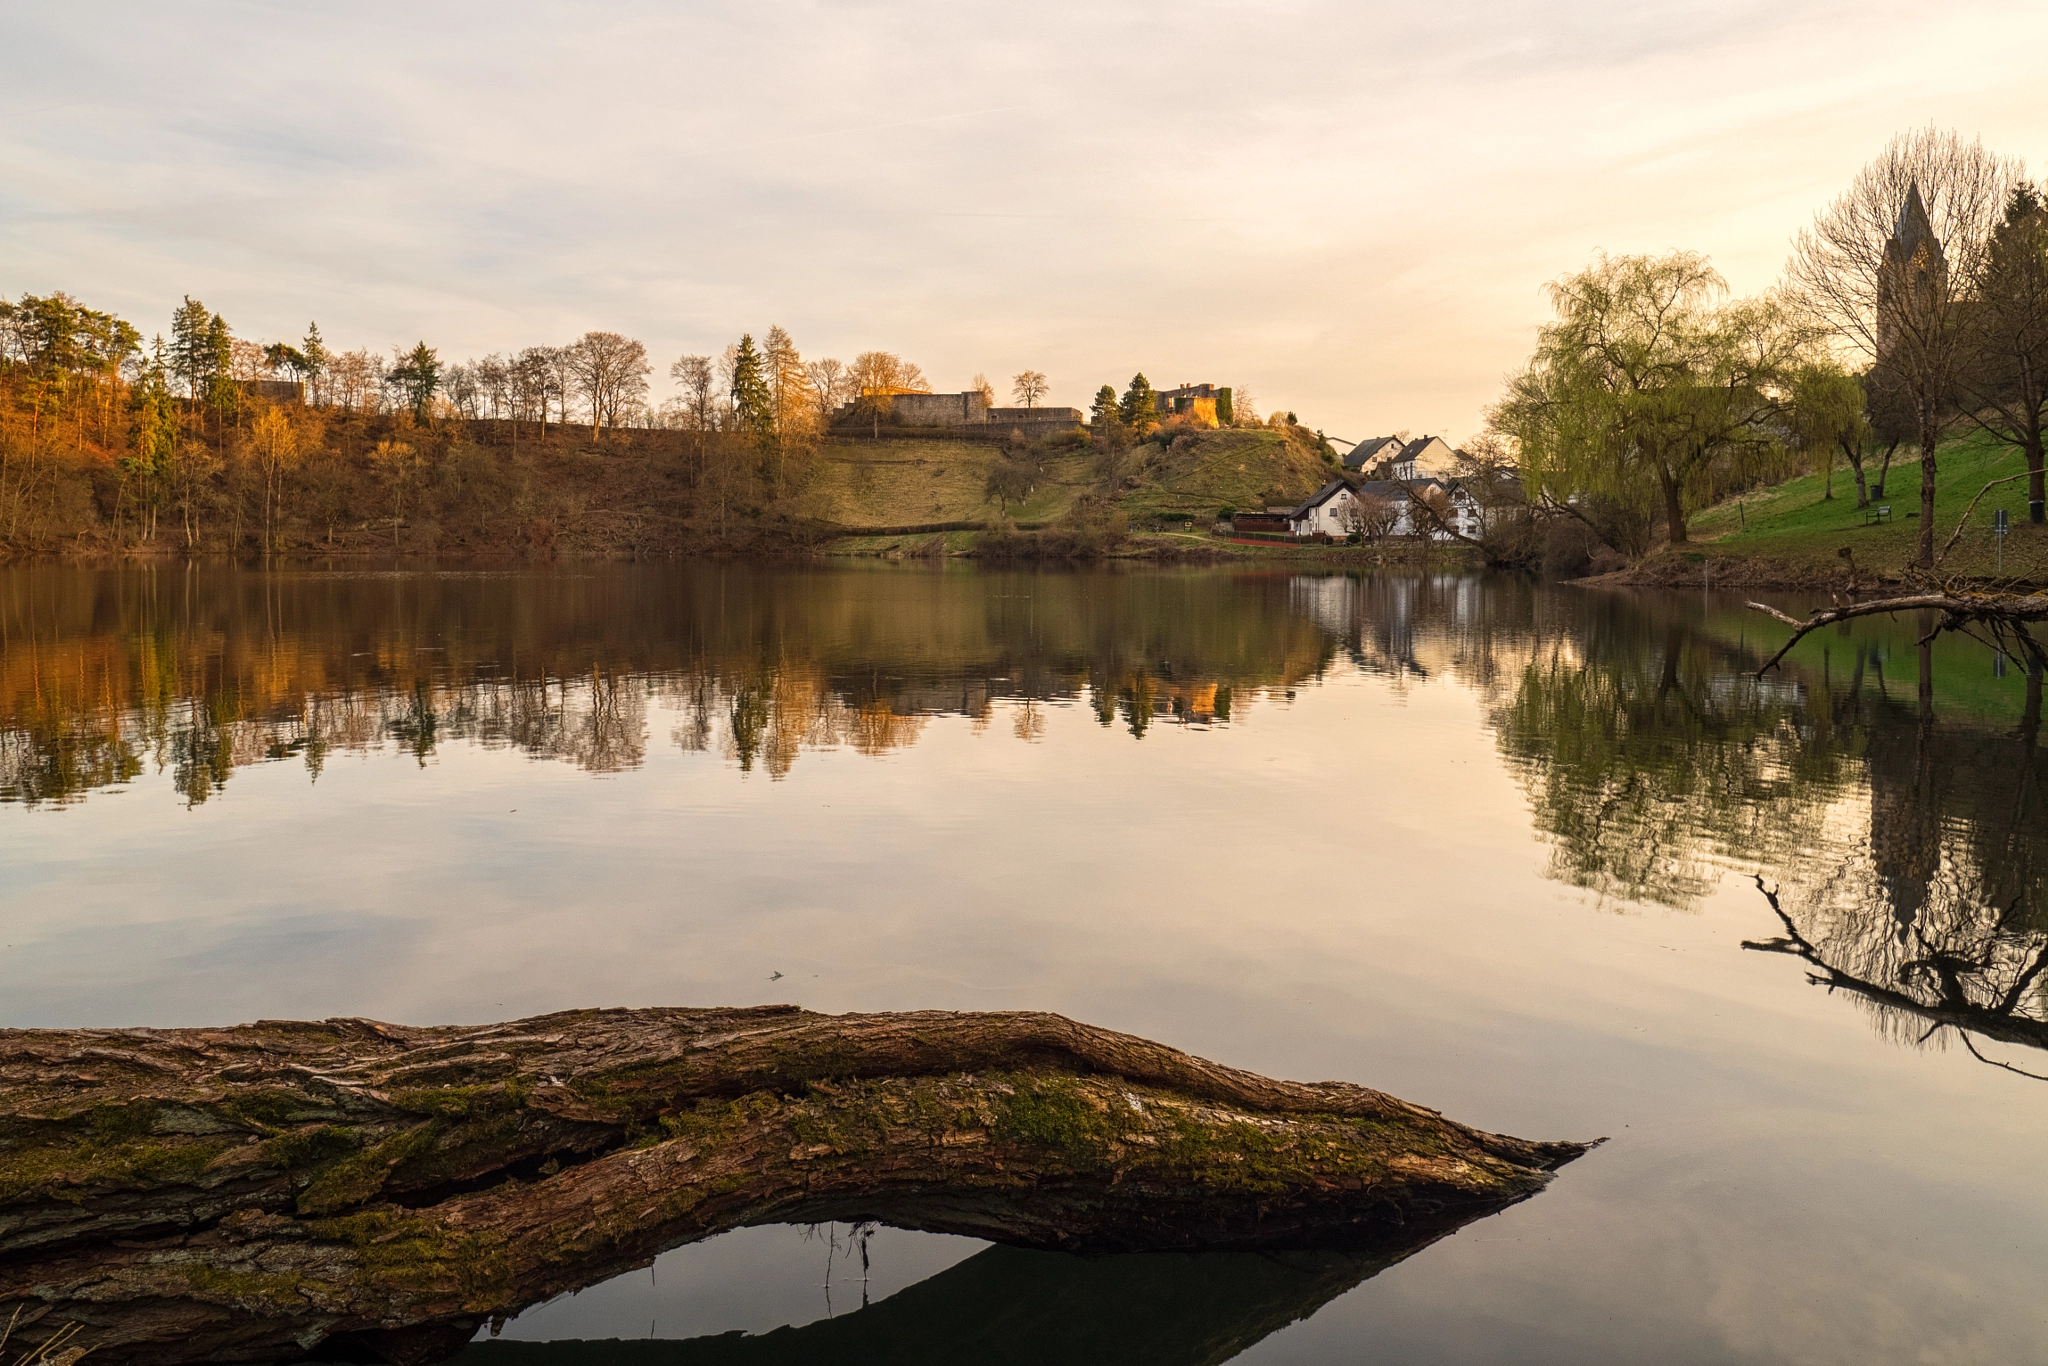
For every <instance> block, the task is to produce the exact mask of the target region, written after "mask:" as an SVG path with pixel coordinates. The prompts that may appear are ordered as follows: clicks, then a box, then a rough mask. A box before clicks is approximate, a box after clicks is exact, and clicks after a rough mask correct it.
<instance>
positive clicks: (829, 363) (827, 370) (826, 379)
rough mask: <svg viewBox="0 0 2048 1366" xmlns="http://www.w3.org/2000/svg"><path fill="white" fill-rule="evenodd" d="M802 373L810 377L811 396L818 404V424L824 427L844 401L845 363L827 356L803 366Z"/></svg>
mask: <svg viewBox="0 0 2048 1366" xmlns="http://www.w3.org/2000/svg"><path fill="white" fill-rule="evenodd" d="M804 373H805V375H807V376H809V378H810V381H811V397H812V398H813V399H815V400H816V402H817V405H818V425H819V426H820V427H824V426H826V425H828V424H829V423H830V422H831V421H832V414H833V413H835V412H837V411H838V410H839V405H840V404H842V403H844V402H845V401H846V365H845V363H844V362H843V361H838V360H835V359H833V358H832V357H830V356H827V357H826V358H825V359H823V360H814V361H812V362H811V363H810V364H808V365H806V366H804Z"/></svg>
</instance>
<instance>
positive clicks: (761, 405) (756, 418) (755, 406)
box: [732, 333, 775, 435]
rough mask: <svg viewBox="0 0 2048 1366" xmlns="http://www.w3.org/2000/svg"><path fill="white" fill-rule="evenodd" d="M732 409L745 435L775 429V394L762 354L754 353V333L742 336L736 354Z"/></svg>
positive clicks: (733, 361) (733, 365)
mask: <svg viewBox="0 0 2048 1366" xmlns="http://www.w3.org/2000/svg"><path fill="white" fill-rule="evenodd" d="M732 408H733V413H734V415H735V416H737V417H738V418H739V423H740V426H741V427H742V428H743V429H745V430H746V431H749V432H753V433H755V434H756V435H766V434H767V433H768V432H770V431H772V430H773V429H774V425H775V394H774V391H773V390H771V389H770V388H769V387H768V377H767V376H766V375H765V374H764V373H762V366H761V353H760V352H759V351H757V350H755V349H754V337H753V334H752V333H746V334H744V335H742V336H741V337H740V344H739V346H738V347H737V348H736V349H735V350H734V352H733V360H732Z"/></svg>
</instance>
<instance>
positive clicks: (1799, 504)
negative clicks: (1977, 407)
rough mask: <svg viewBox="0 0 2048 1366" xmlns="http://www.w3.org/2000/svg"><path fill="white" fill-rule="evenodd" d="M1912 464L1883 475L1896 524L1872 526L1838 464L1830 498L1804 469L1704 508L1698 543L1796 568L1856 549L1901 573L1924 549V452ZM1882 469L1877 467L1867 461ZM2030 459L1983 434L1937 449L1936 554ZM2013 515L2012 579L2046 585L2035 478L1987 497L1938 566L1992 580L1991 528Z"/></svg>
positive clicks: (2047, 548) (1696, 527) (1695, 525)
mask: <svg viewBox="0 0 2048 1366" xmlns="http://www.w3.org/2000/svg"><path fill="white" fill-rule="evenodd" d="M1900 455H1901V456H1908V455H1910V457H1911V458H1910V459H1909V460H1899V461H1895V462H1894V463H1893V465H1892V467H1891V471H1890V473H1889V474H1888V475H1887V477H1886V479H1885V496H1884V497H1883V498H1882V499H1876V498H1873V499H1872V501H1873V502H1874V503H1886V504H1889V505H1890V506H1891V509H1892V520H1891V521H1890V522H1888V523H1884V524H1880V525H1866V524H1865V523H1864V520H1863V513H1862V510H1861V509H1859V508H1858V507H1857V506H1856V480H1855V476H1854V474H1853V473H1852V472H1851V471H1849V470H1847V469H1845V468H1838V469H1837V470H1836V471H1835V477H1834V493H1835V496H1834V497H1833V498H1832V499H1828V498H1824V497H1822V492H1823V481H1822V479H1821V477H1820V476H1819V475H1804V476H1801V477H1800V478H1797V479H1793V480H1789V481H1787V482H1786V483H1783V484H1779V485H1777V486H1776V487H1774V488H1768V489H1760V490H1754V491H1752V492H1750V493H1747V494H1744V495H1743V496H1742V497H1741V498H1740V499H1737V500H1732V501H1729V502H1726V503H1722V504H1720V505H1719V506H1717V507H1713V508H1708V509H1705V510H1704V511H1701V512H1700V513H1698V514H1696V515H1695V516H1694V517H1693V519H1692V523H1691V536H1692V539H1693V540H1694V541H1695V542H1709V543H1711V544H1712V546H1713V550H1714V558H1715V559H1717V560H1719V559H1723V558H1728V557H1732V556H1737V555H1740V556H1743V557H1750V556H1757V557H1764V558H1769V559H1773V560H1778V561H1783V562H1785V563H1786V564H1788V565H1811V566H1815V567H1820V568H1826V567H1829V566H1834V567H1839V566H1840V563H1841V561H1840V559H1839V555H1838V552H1839V551H1840V550H1841V548H1842V547H1844V546H1847V547H1849V548H1851V549H1852V550H1853V551H1854V553H1855V556H1856V563H1857V565H1858V567H1859V568H1861V569H1863V570H1882V571H1885V572H1891V573H1896V572H1897V571H1899V570H1901V569H1903V568H1905V567H1906V566H1907V565H1909V564H1911V563H1912V561H1913V558H1914V556H1915V555H1916V554H1917V553H1918V549H1919V535H1920V522H1919V511H1920V461H1919V458H1918V452H1917V451H1913V452H1908V451H1906V450H1904V449H1902V450H1901V451H1900ZM1868 468H1869V469H1870V472H1871V473H1872V474H1873V475H1874V474H1875V472H1876V467H1875V466H1874V465H1872V466H1870V467H1868ZM2025 468H2026V466H2025V463H2024V458H2023V457H2022V456H2021V454H2020V453H2019V452H2018V451H2017V450H2015V449H2014V448H2012V447H2009V446H1999V445H1998V444H1997V443H1995V442H1993V441H1992V440H1991V439H1990V438H1988V437H1986V436H1984V435H1983V434H1982V433H1973V434H1971V435H1970V436H1967V437H1963V438H1960V439H1957V440H1954V441H1950V442H1948V443H1946V444H1944V445H1943V446H1942V447H1941V449H1940V451H1939V452H1938V453H1937V455H1936V469H1937V471H1938V480H1939V491H1938V492H1937V493H1936V495H1935V503H1934V512H1935V517H1934V522H1935V542H1934V548H1935V552H1936V554H1939V553H1940V551H1941V547H1942V545H1943V544H1944V543H1945V542H1946V541H1947V540H1948V537H1949V533H1951V532H1952V531H1954V530H1955V525H1956V521H1957V519H1958V518H1960V517H1961V516H1962V514H1963V509H1964V508H1965V507H1967V506H1968V505H1969V502H1970V500H1971V499H1972V498H1974V497H1975V496H1976V495H1977V493H1978V491H1979V490H1981V489H1982V488H1983V487H1984V485H1985V484H1986V483H1987V482H1988V481H1990V480H1993V479H1997V478H2000V477H2002V476H2005V475H2010V474H2018V473H2021V472H2022V471H2023V470H2024V469H2025ZM1999 508H2004V509H2005V510H2006V512H2007V513H2008V514H2009V516H2010V517H2011V525H2012V534H2011V535H2010V536H2008V537H2007V538H2006V544H2005V560H2004V573H2005V575H2006V576H2007V577H2016V578H2025V579H2030V580H2042V581H2048V527H2040V526H2033V525H2030V524H2029V523H2028V522H2027V482H2026V480H2024V479H2019V480H2015V481H2013V482H2012V483H2009V484H2001V485H1999V486H1998V487H1997V488H1994V489H1992V490H1991V491H1990V492H1989V493H1987V494H1985V495H1984V500H1983V501H1982V502H1980V503H1979V504H1978V505H1977V510H1976V512H1975V513H1973V514H1972V515H1971V517H1970V525H1969V529H1968V530H1967V531H1965V532H1964V533H1963V539H1962V540H1961V541H1959V542H1957V544H1956V548H1955V549H1954V550H1953V551H1951V552H1949V556H1948V558H1947V559H1946V560H1944V561H1943V562H1942V564H1941V566H1940V571H1939V572H1941V573H1943V574H1950V573H1958V574H1968V575H1979V576H1991V575H1994V574H1997V573H1998V572H1999V568H1998V558H1997V556H1998V547H1997V541H1996V537H1995V536H1994V535H1993V533H1992V524H1993V522H1994V520H1995V518H1994V515H1993V514H1994V512H1995V510H1996V509H1999Z"/></svg>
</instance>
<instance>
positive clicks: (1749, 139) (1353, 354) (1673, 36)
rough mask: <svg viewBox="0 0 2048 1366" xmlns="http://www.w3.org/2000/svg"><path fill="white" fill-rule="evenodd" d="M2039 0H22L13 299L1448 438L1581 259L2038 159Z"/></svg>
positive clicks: (2, 240) (11, 16)
mask: <svg viewBox="0 0 2048 1366" xmlns="http://www.w3.org/2000/svg"><path fill="white" fill-rule="evenodd" d="M2044 51H2048V5H2043V4H2041V3H2040V0H2022V2H2015V0H1974V2H1973V0H1963V2H1962V3H1952V4H1945V5H1930V4H1926V3H1924V0H1914V2H1913V3H1895V2H1894V0H1859V3H1854V4H1851V3H1835V2H1834V0H1712V2H1711V3H1696V2H1694V0H1683V2H1681V3H1656V2H1655V0H1649V2H1646V0H1566V3H1553V4H1544V5H1531V4H1527V3H1517V2H1515V0H1451V2H1450V3H1438V4H1432V5H1415V4H1412V3H1404V4H1399V5H1396V4H1390V3H1358V0H1345V2H1343V3H1323V2H1322V0H1298V2H1295V3H1284V2H1283V3H1265V4H1206V3H1199V2H1197V3H1180V4H1174V5H1170V6H1169V5H1163V4H1160V5H1117V4H1108V3H1102V0H1091V3H1069V2H1068V0H1039V3H1034V4H1031V5H1028V6H1027V5H1016V4H1002V5H997V4H977V3H957V2H956V3H950V4H943V5H941V4H906V3H894V2H892V0H865V2H863V0H850V2H847V3H834V4H825V3H802V2H789V0H752V3H748V4H744V5H741V4H727V5H716V6H714V5H702V4H689V3H675V2H673V0H671V3H666V4H657V3H646V2H645V0H608V3H605V4H603V5H572V4H522V3H511V2H508V0H497V2H496V3H491V4H480V3H479V4H470V3H424V4H423V3H412V4H392V3H380V2H379V0H368V2H367V3H366V2H362V0H358V2H357V3H352V4H350V5H347V6H340V5H330V6H313V5H303V4H284V3H247V2H244V3H234V2H233V0H184V2H183V3H180V4H177V5H163V4H139V3H138V4H100V3H93V2H92V0H73V3H70V4H66V5H28V4H14V5H7V6H4V7H0V52H6V53H8V54H10V60H9V61H8V63H7V68H8V78H7V80H6V82H5V83H4V87H0V292H4V293H6V294H8V295H10V296H12V295H19V294H21V293H23V292H31V293H39V294H40V293H46V292H48V291H51V290H57V289H62V290H65V291H67V292H69V293H71V294H73V295H75V296H77V297H79V298H80V299H82V300H83V301H85V302H86V303H88V304H90V305H92V306H94V307H98V308H106V309H111V310H113V311H115V312H117V313H120V314H121V315H122V316H124V317H127V318H129V319H130V320H131V321H133V322H134V323H136V325H137V326H139V327H140V328H142V330H143V332H144V334H145V335H148V334H150V333H152V332H155V331H167V330H168V327H169V318H170V313H171V310H172V308H173V307H174V306H175V305H176V304H177V302H178V301H179V299H180V297H181V296H183V295H186V294H190V295H192V296H194V297H196V298H199V299H201V300H203V301H204V302H205V303H206V304H207V305H208V306H209V307H210V308H213V309H215V310H216V311H218V312H220V313H222V314H223V315H224V316H225V317H226V318H227V319H228V321H229V323H230V324H231V325H232V326H233V327H234V329H235V331H236V333H237V334H238V335H242V336H247V337H251V338H253V339H256V340H259V341H271V340H285V339H296V338H298V337H299V336H301V335H302V334H303V333H304V331H305V328H306V323H307V321H308V320H309V319H310V320H317V321H318V322H319V324H320V328H321V331H322V333H323V334H324V335H325V336H326V338H327V340H328V342H329V343H330V345H335V346H339V347H344V348H346V347H354V346H369V347H372V348H375V349H378V350H382V351H388V350H389V349H390V348H392V347H393V346H396V345H401V344H402V345H407V346H409V345H410V344H411V343H413V342H414V341H417V340H422V339H424V340H425V341H427V342H428V343H429V344H430V345H432V346H434V347H435V348H437V349H438V350H439V352H440V353H441V355H442V357H443V358H444V359H445V360H460V359H464V358H467V357H471V356H477V355H482V354H485V353H487V352H491V351H507V350H516V349H518V348H519V347H522V346H529V345H535V344H540V343H559V342H564V341H568V340H570V339H573V338H574V337H576V336H578V335H580V334H582V333H583V332H584V331H587V330H590V329H594V328H601V329H607V330H615V331H620V332H624V333H626V334H628V335H630V336H633V337H637V338H639V339H641V340H643V341H644V342H646V343H647V346H648V350H649V352H650V354H651V356H652V357H653V358H654V360H655V363H656V371H655V376H654V383H655V393H656V396H657V398H658V397H660V396H661V395H663V394H664V393H665V392H666V391H667V389H668V379H667V370H668V366H669V364H670V362H672V361H673V360H674V359H675V358H676V357H677V356H678V355H681V354H684V353H686V352H700V353H709V354H715V353H717V352H718V351H719V350H720V349H722V348H723V347H724V346H725V345H726V344H727V343H728V342H730V341H733V340H736V339H737V338H738V336H739V334H740V333H741V332H743V331H746V332H752V333H753V334H755V335H756V336H757V337H758V336H759V335H760V334H761V333H762V332H764V331H766V330H767V328H768V327H769V326H770V325H772V324H780V325H781V326H783V327H784V328H786V329H787V330H788V331H789V332H790V333H791V334H792V335H793V336H794V338H795V339H796V342H797V344H798V346H799V347H800V348H801V349H802V351H803V353H804V355H805V356H806V358H809V359H816V358H818V357H822V356H838V357H841V358H842V359H850V358H851V357H852V356H853V354H855V353H856V352H859V351H862V350H868V349H882V350H888V351H894V352H897V353H898V354H900V355H903V356H904V357H905V358H907V359H909V360H912V361H915V362H916V363H917V364H919V365H920V366H922V367H923V369H924V371H925V373H926V374H927V375H928V376H929V378H930V379H931V380H932V382H933V384H934V386H935V387H936V388H939V389H941V390H954V389H959V388H963V387H965V386H966V385H967V383H968V382H969V380H970V379H971V378H972V377H973V376H974V375H975V374H976V373H983V374H986V375H988V376H989V377H990V378H991V379H993V380H994V381H995V382H996V384H997V387H998V389H999V391H1007V389H1008V387H1009V385H1008V378H1009V376H1011V375H1014V374H1015V373H1016V372H1018V371H1020V370H1023V369H1025V368H1027V367H1028V368H1032V369H1036V370H1040V371H1043V372H1045V373H1046V374H1047V375H1048V376H1049V377H1050V379H1051V382H1052V393H1051V395H1050V396H1049V398H1048V400H1047V401H1048V402H1050V403H1054V404H1071V405H1073V406H1076V407H1086V406H1087V404H1088V402H1089V400H1090V397H1091V396H1092V395H1093V393H1094V392H1095V390H1096V388H1097V387H1098V386H1100V385H1101V384H1104V383H1111V384H1114V385H1116V386H1117V387H1118V388H1119V389H1121V388H1122V387H1123V386H1124V385H1125V384H1126V383H1128V382H1129V380H1130V378H1131V376H1132V375H1133V374H1134V373H1135V372H1138V371H1140V370H1142V371H1143V372H1144V373H1145V374H1146V375H1147V376H1148V377H1149V378H1150V379H1151V381H1152V383H1153V384H1154V385H1155V386H1156V387H1160V388H1164V387H1167V386H1169V385H1173V384H1179V383H1182V382H1192V383H1201V382H1210V383H1216V384H1230V385H1234V386H1236V387H1238V388H1239V389H1240V390H1248V391H1249V392H1250V393H1251V395H1252V396H1253V399H1254V402H1255V403H1256V405H1257V407H1258V409H1259V411H1261V412H1268V411H1273V410H1291V411H1295V412H1297V413H1298V414H1299V415H1300V417H1301V420H1303V421H1304V422H1307V423H1308V424H1310V425H1312V426H1316V427H1320V428H1322V429H1324V430H1325V431H1327V432H1329V433H1330V434H1331V435H1332V436H1335V437H1340V438H1343V439H1348V440H1358V439H1363V438H1365V437H1368V436H1373V435H1383V434H1386V433H1389V432H1393V431H1396V430H1408V431H1412V432H1417V433H1420V432H1440V433H1444V434H1447V435H1448V436H1450V438H1451V439H1452V440H1453V441H1459V440H1462V439H1464V438H1465V437H1467V436H1469V435H1470V434H1472V433H1473V432H1474V431H1476V430H1477V429H1478V428H1479V427H1480V426H1481V425H1482V423H1483V420H1484V411H1485V408H1486V406H1487V404H1488V403H1490V402H1491V401H1492V400H1493V399H1494V398H1495V397H1496V396H1497V394H1498V392H1499V389H1500V384H1501V380H1502V378H1503V376H1504V375H1505V374H1507V373H1508V372H1509V371H1511V370H1512V369H1514V368H1515V367H1516V366H1517V365H1518V364H1519V363H1520V362H1521V361H1522V360H1524V359H1525V358H1526V356H1527V355H1528V352H1529V349H1530V346H1531V345H1532V343H1533V340H1534V336H1535V329H1536V327H1537V326H1538V325H1539V324H1540V323H1541V322H1542V321H1543V319H1544V318H1545V316H1546V313H1547V306H1546V303H1545V299H1544V295H1543V289H1542V286H1543V284H1544V282H1545V281H1547V280H1550V279H1553V278H1555V277H1557V276H1558V275H1561V274H1563V273H1565V272H1568V271H1571V270H1575V269H1578V268H1580V267H1582V266H1584V265H1585V264H1586V263H1587V262H1588V261H1589V260H1590V259H1591V258H1592V257H1593V255H1594V254H1595V253H1596V252H1600V251H1607V252H1617V253H1618V252H1657V251H1667V250H1672V249H1675V248H1688V249H1693V250H1699V251H1704V252H1707V253H1708V254H1709V255H1710V256H1711V257H1712V258H1713V259H1714V261H1715V263H1716V265H1717V266H1718V267H1719V268H1720V269H1721V271H1722V272H1723V274H1724V275H1726V277H1727V278H1728V281H1729V283H1730V285H1731V286H1732V287H1733V288H1734V289H1735V290H1736V291H1737V292H1738V293H1749V292H1753V291H1756V290H1761V289H1765V288H1768V287H1769V286H1770V285H1771V284H1772V283H1773V282H1774V280H1775V279H1776V278H1777V276H1778V274H1779V271H1780V269H1781V268H1782V265H1783V263H1784V260H1785V256H1786V254H1787V250H1788V247H1789V244H1790V240H1791V237H1792V235H1793V233H1794V232H1796V231H1797V230H1798V228H1800V227H1801V226H1803V225H1804V224H1806V223H1808V222H1810V221H1811V220H1812V217H1813V215H1814V213H1815V212H1816V211H1818V210H1819V209H1821V208H1823V207H1824V206H1825V205H1826V203H1827V202H1828V201H1829V200H1830V199H1831V198H1832V197H1833V196H1834V195H1836V194H1838V193H1840V192H1841V190H1842V189H1843V188H1844V187H1845V186H1846V184H1847V183H1848V181H1849V179H1850V177H1852V176H1853V175H1854V174H1855V172H1856V170H1857V169H1858V168H1859V167H1860V166H1861V165H1863V164H1864V163H1865V162H1866V161H1868V160H1869V159H1870V158H1872V157H1873V156H1875V155H1876V154H1877V153H1878V152H1879V151H1880V150H1881V149H1882V148H1883V146H1884V144H1885V142H1886V141H1887V140H1888V139H1889V138H1890V137H1891V136H1892V135H1893V134H1894V133H1896V132H1898V131H1900V130H1903V129H1906V128H1909V127H1914V126H1918V125H1924V124H1928V123H1934V124H1938V125H1941V126H1943V127H1949V128H1954V129H1957V130H1959V131H1960V132H1962V133H1963V134H1964V135H1965V136H1979V137H1981V138H1982V139H1983V140H1984V142H1985V144H1986V145H1987V146H1988V147H1989V148H1991V149H1992V150H1994V151H1997V152H2000V153H2002V154H2004V155H2008V156H2013V157H2019V158H2023V159H2025V160H2026V162H2027V163H2028V169H2029V170H2030V172H2031V173H2033V174H2034V175H2036V176H2037V177H2038V176H2040V175H2041V174H2043V172H2044V171H2048V81H2044V80H2043V79H2042V77H2041V74H2040V72H2041V65H2040V63H2041V58H2042V53H2043V52H2044Z"/></svg>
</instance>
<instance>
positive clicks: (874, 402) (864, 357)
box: [846, 351, 932, 435]
mask: <svg viewBox="0 0 2048 1366" xmlns="http://www.w3.org/2000/svg"><path fill="white" fill-rule="evenodd" d="M846 381H847V387H848V388H849V389H851V390H852V392H853V397H854V401H855V402H856V403H858V404H859V405H860V409H861V411H862V412H864V413H866V414H867V415H868V417H869V418H870V419H872V420H873V422H874V424H875V431H876V434H877V435H879V434H880V432H881V421H882V414H884V413H886V412H888V411H889V401H890V400H891V399H892V398H894V397H895V396H896V395H897V394H928V393H930V392H931V391H932V386H931V385H930V384H929V383H927V382H926V380H925V377H924V371H922V370H920V369H918V368H917V367H916V366H915V365H912V364H911V363H910V362H908V361H906V360H904V359H903V358H902V357H901V356H897V355H893V354H891V353H890V352H887V351H863V352H861V353H860V354H859V355H858V356H855V357H854V358H853V365H852V366H851V367H850V368H849V369H848V370H847V373H846Z"/></svg>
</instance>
